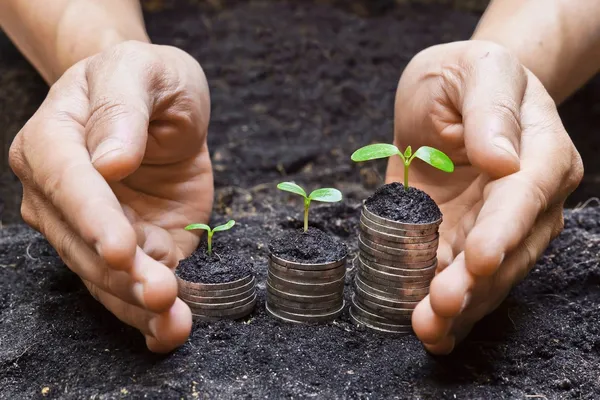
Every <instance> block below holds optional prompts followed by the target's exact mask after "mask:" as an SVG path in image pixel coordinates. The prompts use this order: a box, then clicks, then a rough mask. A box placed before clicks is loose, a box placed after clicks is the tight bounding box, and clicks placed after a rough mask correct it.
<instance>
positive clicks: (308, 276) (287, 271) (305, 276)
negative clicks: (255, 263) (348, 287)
mask: <svg viewBox="0 0 600 400" xmlns="http://www.w3.org/2000/svg"><path fill="white" fill-rule="evenodd" d="M269 268H270V269H272V270H275V271H276V272H277V274H278V275H280V276H287V277H289V278H290V279H292V280H294V281H306V282H317V283H318V282H319V281H323V280H328V281H332V280H337V279H340V278H341V277H343V276H344V275H345V274H346V265H345V264H342V265H340V266H339V267H336V268H333V269H326V270H323V271H305V270H300V269H293V268H288V267H284V266H281V265H279V264H277V263H275V262H273V261H269Z"/></svg>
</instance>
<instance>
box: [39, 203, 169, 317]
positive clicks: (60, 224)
mask: <svg viewBox="0 0 600 400" xmlns="http://www.w3.org/2000/svg"><path fill="white" fill-rule="evenodd" d="M29 201H31V204H32V206H31V208H32V209H35V210H36V212H37V215H38V216H39V224H40V231H41V232H42V234H43V235H44V236H46V238H47V239H48V241H49V242H50V244H51V245H52V246H53V247H54V248H55V249H56V251H57V252H58V254H59V255H60V257H61V259H62V260H63V261H64V262H65V264H66V265H67V266H68V267H69V268H70V269H71V270H72V271H73V272H75V273H76V274H77V275H79V276H80V277H81V278H82V279H84V280H86V281H89V282H91V283H93V284H94V285H95V286H97V287H98V288H100V289H102V290H104V291H107V292H109V293H111V294H112V295H114V296H116V297H118V298H120V299H121V300H123V301H125V302H128V303H130V304H133V305H137V306H140V307H144V308H146V309H148V310H151V311H155V312H162V311H164V310H166V309H168V308H169V307H171V306H172V305H173V303H174V302H175V299H176V297H177V281H176V279H175V277H174V275H173V272H172V271H170V270H169V268H167V267H166V266H164V265H162V264H160V263H159V262H157V261H155V260H153V259H152V258H150V257H149V256H148V255H146V254H145V253H144V252H143V251H142V250H141V249H140V248H139V247H138V248H137V251H136V254H135V256H134V261H133V264H132V267H131V268H130V270H129V271H127V272H125V271H119V270H115V269H112V268H109V266H108V265H107V264H106V263H105V262H104V261H103V260H102V259H101V258H100V257H99V256H98V254H96V253H95V252H94V251H93V250H92V249H91V248H90V247H89V246H88V245H87V244H86V243H85V242H84V241H83V240H82V239H81V238H80V237H79V236H78V235H77V234H76V233H75V232H74V231H73V230H72V229H70V227H69V226H68V225H67V224H66V223H65V222H64V221H62V220H61V219H60V218H59V217H58V215H57V214H56V212H55V210H53V209H52V207H51V206H50V205H48V204H45V203H44V202H43V200H42V199H41V198H40V197H39V195H38V196H35V195H32V196H31V197H30V200H29Z"/></svg>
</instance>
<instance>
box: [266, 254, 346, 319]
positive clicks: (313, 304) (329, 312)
mask: <svg viewBox="0 0 600 400" xmlns="http://www.w3.org/2000/svg"><path fill="white" fill-rule="evenodd" d="M345 276H346V257H345V256H344V258H343V259H341V260H338V261H335V262H330V263H324V264H302V263H297V262H292V261H286V260H283V259H281V258H279V257H277V256H274V255H273V254H271V255H270V258H269V269H268V278H267V305H266V309H267V313H268V314H270V315H271V316H272V317H274V318H277V319H279V320H282V321H285V322H296V323H309V322H327V321H331V320H333V319H335V318H336V317H337V316H339V315H340V314H341V312H342V310H343V309H344V278H345Z"/></svg>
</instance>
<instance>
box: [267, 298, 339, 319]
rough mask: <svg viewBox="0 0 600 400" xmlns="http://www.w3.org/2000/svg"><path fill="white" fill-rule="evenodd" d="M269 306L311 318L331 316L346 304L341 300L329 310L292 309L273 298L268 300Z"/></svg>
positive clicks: (328, 308)
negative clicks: (313, 316) (314, 316)
mask: <svg viewBox="0 0 600 400" xmlns="http://www.w3.org/2000/svg"><path fill="white" fill-rule="evenodd" d="M268 300H270V301H267V304H268V305H269V307H271V308H272V309H276V310H281V311H285V312H288V313H292V314H298V315H305V316H311V315H317V316H320V315H323V314H329V313H332V312H334V311H337V310H339V309H340V307H341V306H342V305H343V304H344V300H343V299H342V298H340V299H339V301H337V302H336V303H335V304H334V305H333V306H330V307H327V308H315V309H313V308H309V309H307V308H297V307H290V306H288V305H286V304H283V303H281V302H279V301H274V300H273V299H272V298H270V299H269V298H268Z"/></svg>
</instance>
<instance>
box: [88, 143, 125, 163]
mask: <svg viewBox="0 0 600 400" xmlns="http://www.w3.org/2000/svg"><path fill="white" fill-rule="evenodd" d="M122 149H123V145H122V143H121V142H120V141H118V140H116V139H114V138H108V139H106V140H104V141H103V142H102V143H100V144H99V145H98V147H96V150H94V153H93V154H92V164H93V163H95V162H96V161H98V160H100V159H101V158H103V157H105V156H106V155H107V154H110V153H113V152H117V151H121V150H122Z"/></svg>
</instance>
